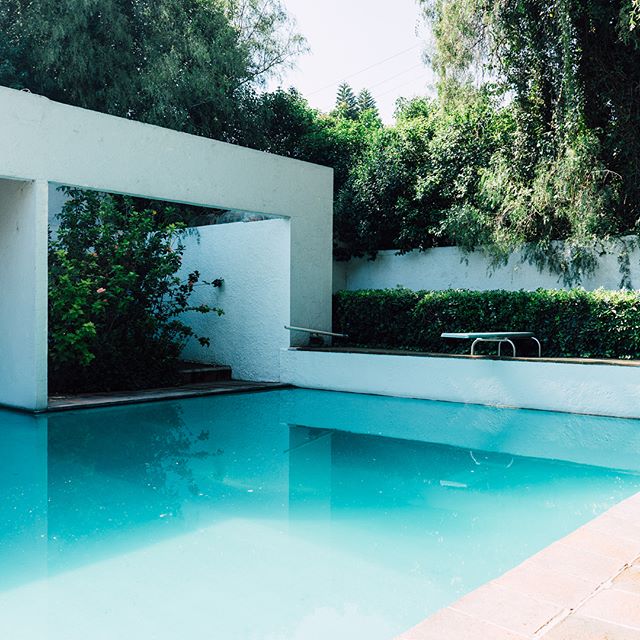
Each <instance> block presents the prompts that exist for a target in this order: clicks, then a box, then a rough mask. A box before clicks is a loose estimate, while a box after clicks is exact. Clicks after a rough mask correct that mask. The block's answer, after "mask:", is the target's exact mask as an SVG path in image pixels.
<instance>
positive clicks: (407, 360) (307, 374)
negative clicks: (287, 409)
mask: <svg viewBox="0 0 640 640" xmlns="http://www.w3.org/2000/svg"><path fill="white" fill-rule="evenodd" d="M281 369H282V374H281V377H282V381H283V382H288V383H291V384H294V385H296V386H299V387H307V388H311V389H326V390H331V391H348V392H354V393H370V394H376V395H385V396H399V397H405V398H423V399H428V400H445V401H448V402H462V403H470V404H483V405H492V406H507V407H518V408H524V409H542V410H547V411H564V412H569V413H582V414H594V415H602V416H616V417H624V418H640V367H634V366H622V365H608V364H607V365H604V364H603V365H599V364H570V363H555V362H529V361H509V360H491V359H483V358H466V357H458V358H456V357H449V358H446V357H443V358H438V357H421V356H391V355H377V354H359V353H329V352H317V351H316V352H313V351H298V350H295V349H290V350H283V351H282V355H281ZM639 428H640V427H639Z"/></svg>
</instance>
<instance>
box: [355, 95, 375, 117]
mask: <svg viewBox="0 0 640 640" xmlns="http://www.w3.org/2000/svg"><path fill="white" fill-rule="evenodd" d="M357 103H358V112H359V113H362V112H364V111H369V110H371V111H373V112H374V113H375V114H376V115H378V105H377V104H376V101H375V100H374V98H373V96H372V95H371V92H370V91H369V90H368V89H362V91H360V93H359V94H358V101H357Z"/></svg>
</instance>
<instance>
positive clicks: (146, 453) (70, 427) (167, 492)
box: [49, 402, 223, 530]
mask: <svg viewBox="0 0 640 640" xmlns="http://www.w3.org/2000/svg"><path fill="white" fill-rule="evenodd" d="M222 453H223V452H222V450H220V449H214V448H213V447H212V445H211V443H210V432H209V431H208V430H201V429H198V428H197V426H196V427H195V428H193V429H192V428H190V427H189V426H187V424H186V423H185V420H184V419H183V411H182V408H181V407H180V406H179V405H177V404H173V403H168V402H167V403H156V404H147V405H136V406H131V407H126V408H125V407H123V408H116V409H107V410H93V411H86V412H82V413H75V412H73V413H68V414H67V413H64V414H58V415H53V416H51V417H50V421H49V491H50V506H51V507H55V509H54V511H55V510H57V511H58V512H59V514H60V516H61V517H60V524H61V525H62V526H63V527H65V528H66V526H67V525H64V524H63V523H62V520H63V517H64V514H65V513H66V514H67V516H68V515H69V511H73V512H74V514H78V513H79V512H82V513H84V514H85V515H84V516H83V517H82V519H83V520H84V521H85V525H86V526H88V527H89V528H91V529H94V530H95V528H94V527H96V528H102V527H101V526H100V521H102V524H103V526H106V527H107V528H112V527H113V526H118V524H119V523H120V524H125V523H126V522H127V520H128V519H130V518H135V519H137V520H140V519H142V520H148V519H151V518H156V517H158V515H159V514H160V513H164V512H166V513H170V514H171V515H173V516H176V515H179V514H180V512H181V509H182V504H183V502H184V500H185V499H188V498H189V496H191V497H193V496H198V495H201V493H200V488H199V487H198V482H197V474H196V473H194V465H195V466H196V467H197V461H199V460H205V459H208V458H210V459H213V458H215V457H217V456H220V455H221V454H222ZM214 471H215V470H214ZM207 475H208V476H209V477H210V474H209V472H208V473H207ZM52 515H54V514H52V512H51V511H50V524H51V516H52ZM55 519H56V520H58V518H55ZM74 520H75V521H76V524H77V523H78V517H77V516H76V517H74ZM83 528H84V527H83Z"/></svg>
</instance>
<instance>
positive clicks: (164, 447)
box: [0, 389, 640, 640]
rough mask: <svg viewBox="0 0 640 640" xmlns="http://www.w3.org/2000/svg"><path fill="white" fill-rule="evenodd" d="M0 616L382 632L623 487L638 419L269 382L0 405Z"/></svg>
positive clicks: (493, 571) (126, 632) (20, 633)
mask: <svg viewBox="0 0 640 640" xmlns="http://www.w3.org/2000/svg"><path fill="white" fill-rule="evenodd" d="M0 424H1V425H2V427H1V428H0V455H1V456H2V464H1V465H0V567H1V569H0V637H2V638H5V637H6V638H11V640H18V639H21V638H25V639H27V638H28V639H29V640H32V639H34V638H50V639H55V640H58V639H59V640H76V639H78V640H79V639H81V638H82V640H85V639H86V638H91V639H92V640H99V639H102V638H104V639H105V640H106V639H109V640H112V639H113V638H127V639H128V638H136V639H137V638H140V639H145V640H147V639H151V638H153V639H158V640H164V639H165V638H166V639H169V638H171V639H172V640H173V639H175V638H185V639H191V638H215V639H217V638H220V639H223V638H224V639H225V640H235V639H237V640H291V639H296V640H315V639H316V638H318V639H320V638H322V640H326V639H327V638H331V639H332V640H333V639H335V640H340V639H343V638H344V639H346V638H349V639H350V640H352V639H353V638H367V639H371V640H375V639H377V638H379V639H381V640H382V639H389V638H392V637H394V635H396V634H398V633H400V632H402V631H403V630H405V629H406V628H408V627H410V626H412V625H413V624H415V623H416V622H418V621H420V620H421V619H423V618H424V617H426V616H427V615H429V614H430V613H432V612H433V611H435V610H436V609H438V608H440V607H441V606H443V605H446V604H448V603H450V602H452V601H453V600H455V599H457V598H458V597H459V596H461V595H462V594H464V593H466V592H468V591H470V590H472V589H474V588H475V587H477V586H479V585H480V584H482V583H483V582H486V581H487V580H489V579H491V578H493V577H495V576H497V575H499V574H501V573H503V572H504V571H506V570H507V569H509V568H510V567H512V566H514V565H516V564H517V563H519V562H520V561H522V560H524V559H525V558H526V557H528V556H529V555H531V554H532V553H534V552H536V551H537V550H539V549H541V548H542V547H544V546H546V545H547V544H549V543H551V542H552V541H554V540H556V539H558V538H559V537H561V536H563V535H565V534H566V533H568V532H570V531H571V530H572V529H574V528H576V527H577V526H579V525H580V524H582V523H584V522H586V521H588V520H589V519H591V518H593V517H594V516H596V515H597V514H599V513H601V512H602V511H603V510H605V509H606V508H608V507H609V506H611V505H613V504H615V503H616V502H618V501H620V500H622V499H623V498H625V497H626V496H628V495H631V494H633V493H635V492H637V491H640V455H639V453H640V423H638V421H633V420H620V419H609V418H597V417H588V416H575V415H565V414H554V413H544V412H536V411H516V410H507V409H494V408H488V407H477V406H471V405H456V404H447V403H439V402H429V401H414V400H405V399H397V398H381V397H371V396H361V395H354V394H341V393H331V392H322V391H306V390H297V389H296V390H285V391H272V392H266V393H253V394H243V395H229V396H217V397H212V398H200V399H193V400H184V401H181V402H160V403H153V404H142V405H132V406H129V407H118V408H112V409H96V410H90V411H82V412H68V413H60V414H49V415H47V416H35V417H34V416H27V415H23V414H18V413H13V412H2V413H0Z"/></svg>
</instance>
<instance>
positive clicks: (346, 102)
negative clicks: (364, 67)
mask: <svg viewBox="0 0 640 640" xmlns="http://www.w3.org/2000/svg"><path fill="white" fill-rule="evenodd" d="M336 112H337V113H338V115H341V116H342V117H343V118H349V119H351V120H355V119H356V118H357V117H358V115H359V114H360V110H359V109H358V100H357V98H356V94H355V93H354V92H353V89H352V88H351V86H350V85H349V84H347V83H346V82H343V83H342V84H341V85H340V86H339V87H338V94H337V96H336Z"/></svg>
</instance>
